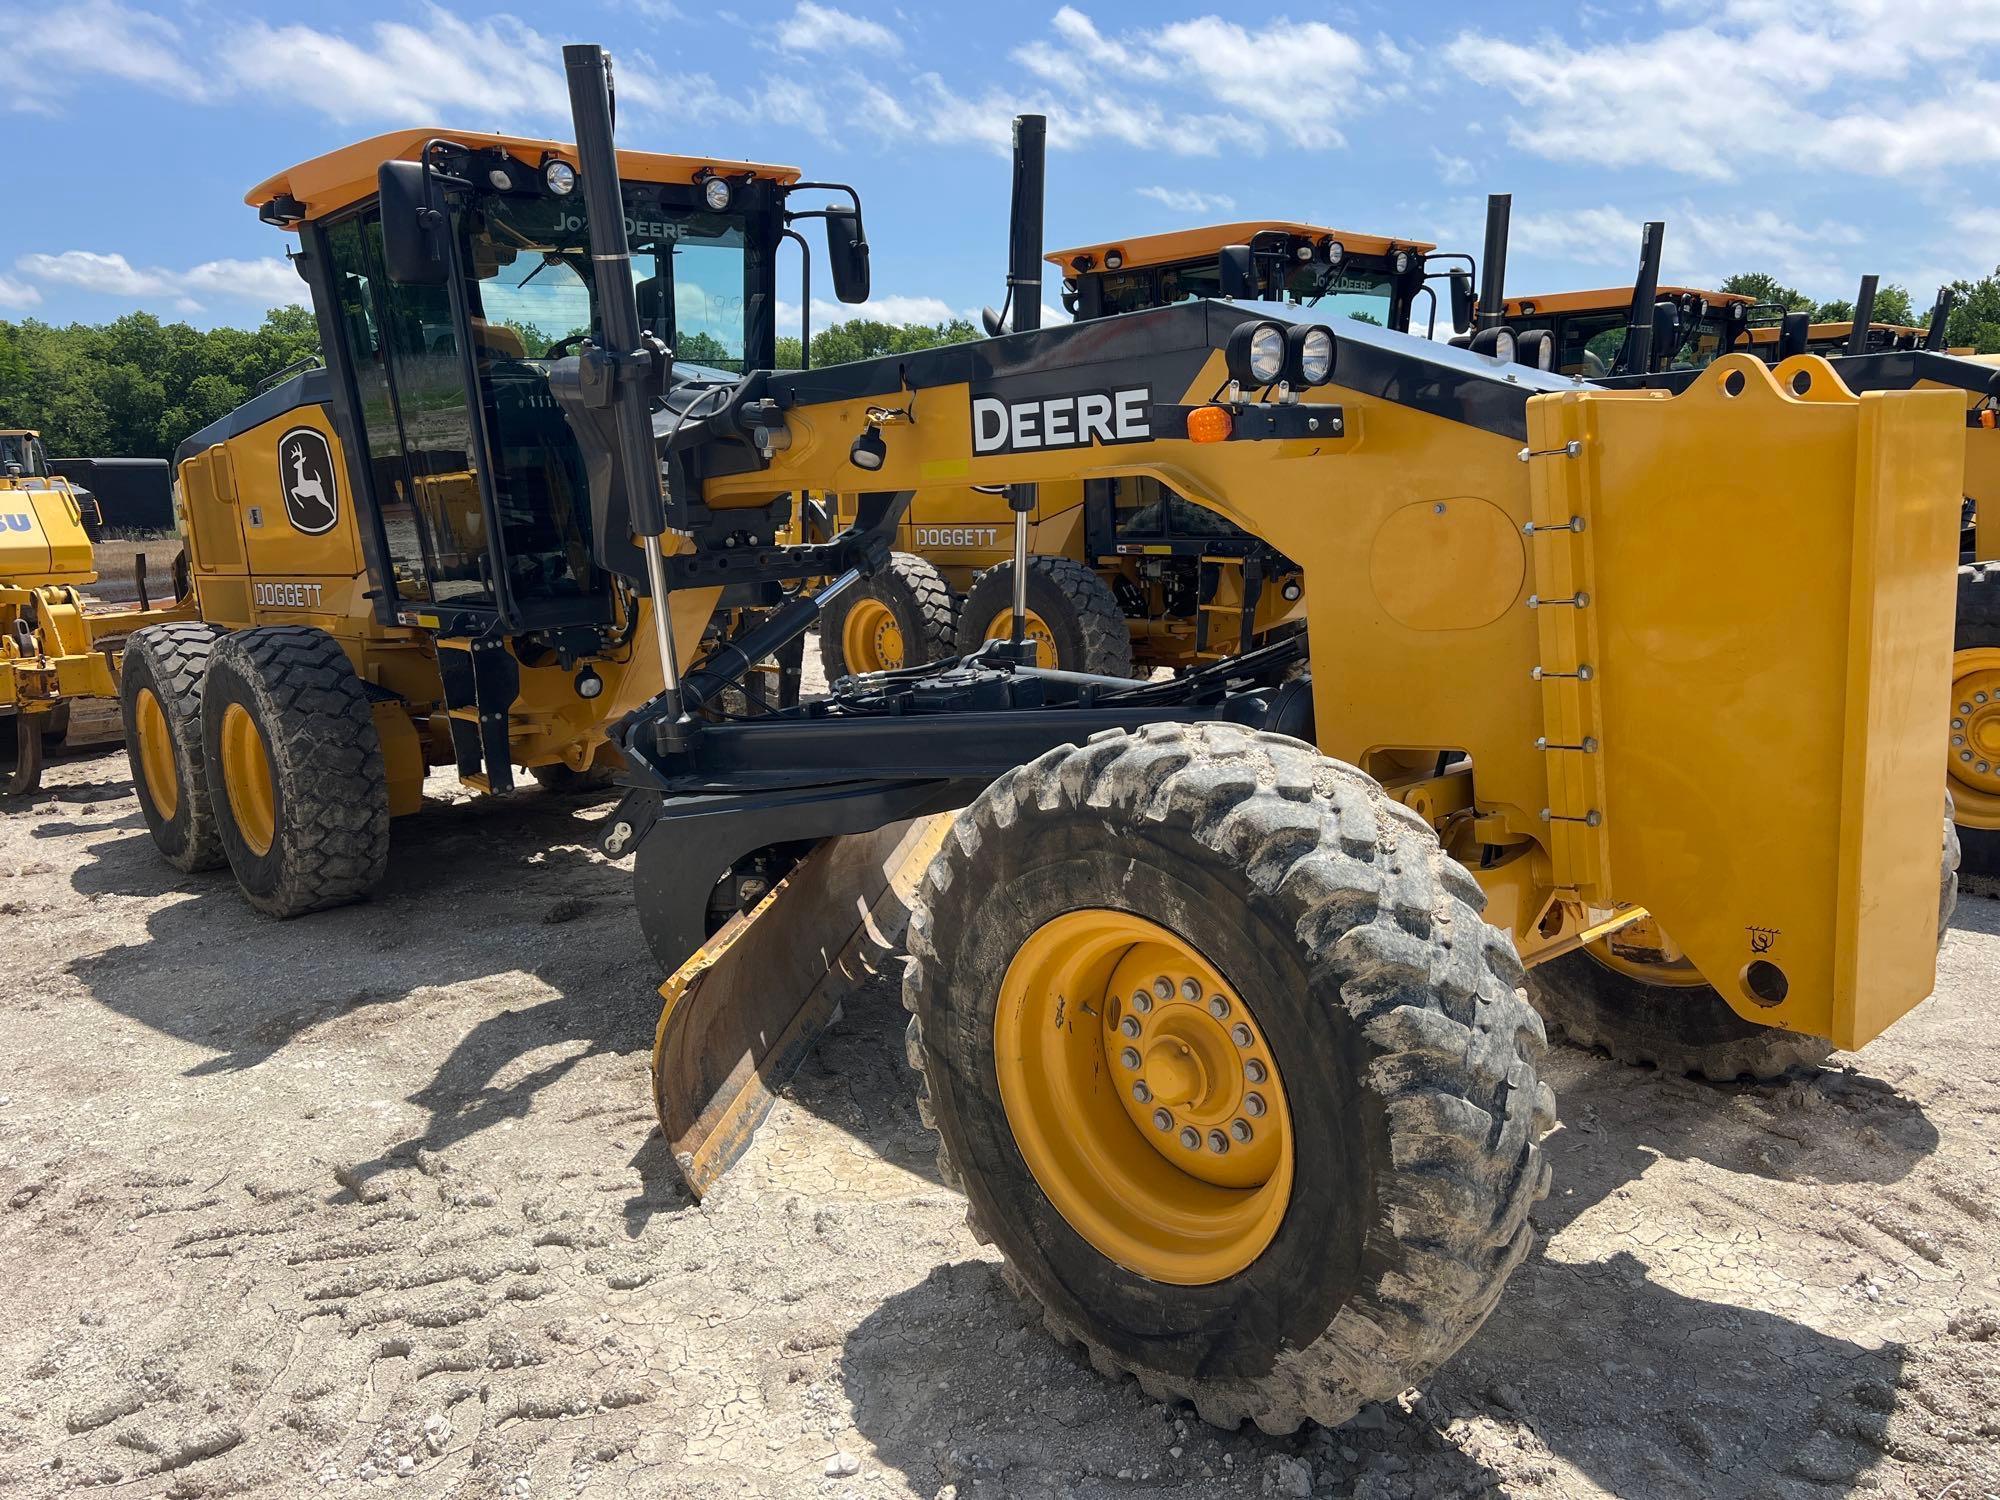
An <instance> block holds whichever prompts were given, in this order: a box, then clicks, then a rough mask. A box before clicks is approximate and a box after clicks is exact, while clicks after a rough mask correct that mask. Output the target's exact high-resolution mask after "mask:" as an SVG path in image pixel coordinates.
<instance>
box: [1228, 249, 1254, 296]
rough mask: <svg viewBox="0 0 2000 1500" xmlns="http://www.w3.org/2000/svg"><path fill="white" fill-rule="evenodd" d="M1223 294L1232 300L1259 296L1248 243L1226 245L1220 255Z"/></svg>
mask: <svg viewBox="0 0 2000 1500" xmlns="http://www.w3.org/2000/svg"><path fill="white" fill-rule="evenodd" d="M1219 270H1220V272H1221V291H1222V295H1223V296H1225V297H1228V298H1230V299H1231V300H1239V301H1240V300H1242V299H1244V298H1248V299H1250V300H1251V301H1255V300H1256V297H1257V276H1256V273H1255V271H1253V270H1252V269H1251V263H1250V247H1249V246H1248V245H1224V246H1223V247H1222V254H1221V256H1220V257H1219Z"/></svg>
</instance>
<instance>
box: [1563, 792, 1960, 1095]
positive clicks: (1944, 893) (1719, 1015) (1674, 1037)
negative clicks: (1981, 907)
mask: <svg viewBox="0 0 2000 1500" xmlns="http://www.w3.org/2000/svg"><path fill="white" fill-rule="evenodd" d="M1941 853H1942V859H1941V861H1940V866H1939V871H1938V942H1939V944H1942V943H1943V942H1944V935H1945V932H1946V930H1947V929H1948V928H1949V927H1950V926H1951V914H1952V913H1953V912H1954V911H1956V910H1957V909H1958V868H1959V829H1958V827H1957V826H1956V824H1954V822H1953V821H1952V806H1951V800H1950V794H1949V793H1947V794H1946V800H1945V816H1944V841H1943V846H1942V850H1941ZM1614 963H1617V965H1618V966H1616V967H1614ZM1528 998H1529V999H1530V1000H1531V1001H1532V1002H1533V1004H1534V1007H1535V1009H1536V1010H1538V1011H1540V1012H1541V1014H1542V1019H1543V1020H1544V1021H1546V1022H1547V1023H1548V1025H1549V1029H1550V1032H1551V1034H1552V1035H1553V1036H1555V1037H1557V1038H1558V1039H1560V1040H1563V1041H1567V1042H1569V1043H1570V1044H1571V1045H1573V1046H1577V1047H1585V1048H1590V1047H1596V1048H1599V1049H1601V1050H1603V1051H1604V1052H1605V1053H1607V1054H1608V1055H1609V1056H1610V1057H1611V1059H1612V1060H1613V1061H1614V1062H1622V1063H1630V1064H1634V1065H1641V1064H1650V1065H1651V1066H1653V1067H1655V1068H1658V1069H1659V1070H1660V1071H1661V1072H1662V1073H1672V1074H1676V1075H1687V1074H1693V1075H1695V1076H1698V1077H1701V1078H1706V1079H1708V1080H1709V1081H1711V1082H1713V1083H1732V1082H1734V1081H1735V1080H1737V1079H1739V1078H1748V1079H1751V1080H1753V1081H1755V1082H1759V1083H1767V1082H1770V1081H1772V1080H1775V1079H1779V1078H1783V1077H1785V1076H1786V1075H1787V1074H1789V1073H1793V1072H1808V1073H1809V1072H1811V1071H1812V1070H1813V1069H1815V1068H1817V1067H1819V1066H1820V1065H1821V1064H1822V1063H1824V1062H1825V1061H1826V1060H1827V1058H1828V1057H1830V1056H1832V1054H1833V1043H1832V1042H1831V1041H1829V1040H1828V1039H1827V1038H1825V1037H1823V1036H1807V1035H1806V1034H1804V1033H1803V1032H1797V1031H1781V1030H1779V1029H1778V1028H1776V1027H1773V1026H1759V1025H1758V1024H1757V1023H1756V1022H1754V1021H1746V1020H1744V1019H1743V1018H1742V1017H1741V1016H1739V1015H1737V1014H1736V1012H1735V1011H1734V1010H1732V1009H1730V1006H1729V1002H1728V1001H1727V1000H1724V999H1723V998H1722V995H1721V993H1720V992H1719V991H1717V990H1716V989H1715V988H1714V987H1713V986H1711V985H1708V984H1705V983H1703V982H1702V980H1701V977H1700V976H1699V975H1698V974H1696V973H1695V972H1694V970H1693V968H1692V967H1689V966H1686V965H1684V964H1680V965H1671V966H1661V967H1660V968H1659V969H1658V970H1657V973H1656V974H1655V975H1649V974H1648V973H1647V971H1646V967H1645V966H1644V965H1639V964H1633V963H1630V962H1629V961H1628V962H1622V963H1620V962H1619V961H1618V960H1617V959H1616V957H1615V955H1614V954H1613V953H1612V951H1611V949H1610V947H1609V944H1608V942H1607V943H1606V944H1604V945H1593V946H1592V947H1591V948H1585V949H1582V950H1580V951H1578V952H1576V953H1569V954H1565V955H1564V956H1563V957H1561V958H1557V959H1552V960H1550V961H1549V962H1548V963H1545V964H1538V965H1536V967H1535V968H1534V969H1532V970H1530V971H1529V976H1528Z"/></svg>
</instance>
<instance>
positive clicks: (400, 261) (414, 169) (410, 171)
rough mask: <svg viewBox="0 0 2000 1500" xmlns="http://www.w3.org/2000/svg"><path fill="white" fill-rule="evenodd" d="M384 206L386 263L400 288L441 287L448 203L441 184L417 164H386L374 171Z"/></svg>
mask: <svg viewBox="0 0 2000 1500" xmlns="http://www.w3.org/2000/svg"><path fill="white" fill-rule="evenodd" d="M375 191H376V193H377V194H378V195H379V196H380V198H381V203H382V261H383V264H384V267H385V268H386V269H387V271H388V273H389V279H390V280H391V281H393V282H395V283H396V284H398V285H399V286H443V285H444V284H445V280H446V278H447V277H448V275H449V274H450V262H449V260H448V259H447V257H446V254H445V243H444V227H445V223H446V219H445V212H444V204H443V202H442V199H441V195H440V194H439V193H438V192H437V180H436V179H435V178H434V177H432V176H431V174H430V173H429V172H427V171H425V170H424V164H423V163H422V162H419V161H385V162H383V163H382V165H381V166H380V167H379V168H377V169H376V172H375Z"/></svg>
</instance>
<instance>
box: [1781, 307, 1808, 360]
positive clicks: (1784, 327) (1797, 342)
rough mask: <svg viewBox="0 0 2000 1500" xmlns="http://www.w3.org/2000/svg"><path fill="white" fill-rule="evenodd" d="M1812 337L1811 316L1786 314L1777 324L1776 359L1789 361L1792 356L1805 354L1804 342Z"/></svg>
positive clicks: (1793, 313) (1796, 313) (1801, 313)
mask: <svg viewBox="0 0 2000 1500" xmlns="http://www.w3.org/2000/svg"><path fill="white" fill-rule="evenodd" d="M1811 336H1812V314H1811V313H1807V312H1788V313H1786V314H1785V316H1784V320H1783V321H1782V322H1781V323H1779V324H1778V358H1779V359H1790V358H1791V357H1792V356H1793V355H1794V354H1803V353H1805V352H1806V340H1807V339H1809V338H1810V337H1811Z"/></svg>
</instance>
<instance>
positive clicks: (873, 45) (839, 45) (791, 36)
mask: <svg viewBox="0 0 2000 1500" xmlns="http://www.w3.org/2000/svg"><path fill="white" fill-rule="evenodd" d="M776 40H777V43H778V45H779V46H780V47H782V48H784V49H785V50H786V51H787V52H842V51H847V50H849V49H852V48H867V49H871V50H873V51H876V52H882V53H889V54H896V53H900V52H901V51H902V50H903V43H902V40H901V38H899V37H898V36H897V35H896V34H895V33H894V32H893V31H891V30H889V28H888V27H886V26H884V25H882V24H881V23H880V22H878V21H870V20H867V19H865V18H863V17H861V16H851V15H849V14H848V13H847V12H846V11H844V10H835V9H834V8H833V7H832V6H830V5H815V4H814V3H813V0H799V3H798V5H797V6H796V7H794V8H793V10H792V13H791V15H790V16H788V17H786V18H785V20H783V21H781V22H780V23H779V25H778V31H777V37H776Z"/></svg>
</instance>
